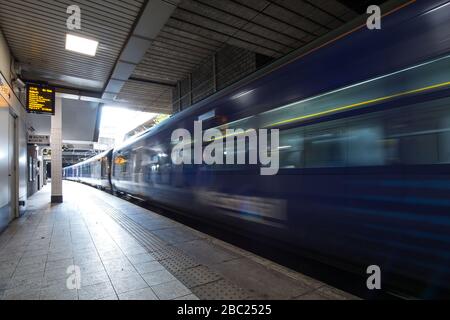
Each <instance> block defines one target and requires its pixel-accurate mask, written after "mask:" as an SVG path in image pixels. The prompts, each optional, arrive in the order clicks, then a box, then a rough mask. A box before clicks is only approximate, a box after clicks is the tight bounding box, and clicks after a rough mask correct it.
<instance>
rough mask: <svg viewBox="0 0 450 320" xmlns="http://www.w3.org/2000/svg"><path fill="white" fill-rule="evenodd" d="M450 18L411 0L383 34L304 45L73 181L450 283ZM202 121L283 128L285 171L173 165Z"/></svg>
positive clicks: (87, 165) (312, 250) (75, 173)
mask: <svg viewBox="0 0 450 320" xmlns="http://www.w3.org/2000/svg"><path fill="white" fill-rule="evenodd" d="M449 17H450V3H449V2H448V1H442V0H441V1H436V0H429V1H412V2H411V3H409V4H408V5H406V6H403V7H402V8H401V9H398V10H394V11H392V12H389V13H388V14H386V15H385V16H384V17H383V19H382V29H381V30H369V29H368V28H366V26H365V24H364V25H363V26H360V27H356V28H354V29H353V30H352V31H351V32H348V33H346V34H345V35H344V36H338V37H336V38H334V39H333V37H332V36H329V38H328V40H326V41H324V43H322V45H320V46H319V47H318V48H317V45H315V46H314V45H311V46H307V48H306V49H305V48H303V49H301V51H300V52H297V53H296V57H295V58H292V56H289V57H287V58H285V59H284V60H281V62H276V63H275V64H273V65H271V66H269V67H267V68H265V69H263V70H262V71H259V72H257V73H255V74H253V75H251V76H250V77H248V78H246V79H244V80H243V81H240V82H238V83H236V84H235V85H233V86H232V87H230V88H229V89H226V90H224V91H221V92H219V93H217V94H215V95H213V96H211V97H209V98H207V99H205V100H203V101H201V102H199V103H197V104H196V105H194V106H193V107H191V108H189V109H187V110H184V111H182V112H180V113H178V114H175V115H174V116H173V117H171V118H170V119H168V120H166V121H165V122H163V123H161V124H160V125H158V126H156V127H154V128H152V129H150V130H149V131H147V132H145V133H143V134H141V135H139V136H137V137H135V138H132V139H131V140H129V141H127V142H125V143H124V145H122V146H120V147H118V148H116V149H114V150H110V151H108V152H105V153H103V154H101V155H99V156H97V157H94V158H92V159H89V160H87V161H85V162H82V163H80V164H77V165H74V166H72V167H67V168H65V169H64V177H65V179H69V180H75V181H81V182H85V183H88V184H91V185H93V186H98V187H101V188H103V189H106V190H109V191H112V192H115V193H123V194H127V195H131V196H134V197H137V198H140V199H145V200H148V201H150V202H152V203H155V204H159V205H161V206H163V207H166V208H170V209H172V210H174V211H178V212H180V213H182V214H184V215H188V216H191V217H194V218H196V219H199V220H204V221H208V222H211V223H214V224H216V225H220V226H221V227H222V228H224V230H232V231H233V232H238V233H242V234H245V235H246V236H247V237H255V238H259V239H265V240H267V241H271V242H272V243H274V244H277V245H279V246H283V247H286V248H289V249H291V250H293V251H296V252H302V253H303V252H305V253H307V254H308V255H309V256H312V257H314V258H315V259H318V260H320V261H325V262H326V263H328V264H331V265H333V266H336V267H338V268H342V269H345V270H347V271H354V272H359V273H361V272H363V273H364V274H365V273H366V268H367V267H368V266H370V265H376V266H379V267H380V269H381V272H382V279H381V280H382V286H390V285H392V286H393V287H395V286H397V285H400V284H401V285H404V284H405V283H406V284H408V283H411V287H413V284H414V285H415V284H418V285H419V287H420V288H422V291H421V293H420V297H422V298H433V297H437V294H438V292H439V294H442V292H447V291H445V290H446V289H449V287H450V20H449ZM336 34H337V33H336ZM313 48H314V49H313ZM198 120H202V121H203V129H204V130H206V129H209V128H218V129H219V130H221V131H224V130H226V129H233V128H240V129H244V130H246V129H251V128H254V129H258V128H268V129H271V128H276V129H279V130H280V146H279V152H280V170H279V173H278V174H277V175H274V176H261V175H260V165H174V164H172V161H171V152H172V148H173V146H174V143H175V141H171V134H172V132H173V131H174V130H175V129H178V128H185V129H187V130H189V131H190V132H193V126H194V121H198ZM225 150H226V149H225ZM230 151H231V152H232V151H233V150H228V152H230ZM248 151H249V150H246V152H248ZM383 281H387V283H386V282H383ZM364 285H365V284H364ZM407 287H408V285H406V286H405V287H404V288H407ZM441 289H442V290H444V291H439V290H441ZM441 297H442V296H441Z"/></svg>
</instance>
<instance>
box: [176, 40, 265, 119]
mask: <svg viewBox="0 0 450 320" xmlns="http://www.w3.org/2000/svg"><path fill="white" fill-rule="evenodd" d="M270 61H271V58H269V57H266V56H263V55H260V54H256V53H254V52H251V51H248V50H246V49H242V48H238V47H234V46H225V47H224V48H222V49H221V50H220V51H219V52H217V53H216V54H215V55H214V56H211V57H209V58H208V59H206V60H205V61H204V62H203V63H202V64H201V65H200V67H199V68H198V69H197V70H195V71H193V72H192V73H191V74H190V75H189V77H187V78H186V79H184V80H182V81H179V82H178V84H177V87H176V88H174V90H173V110H174V112H178V111H181V110H183V109H186V108H187V107H189V106H191V104H194V103H197V102H199V101H201V100H203V99H205V98H206V97H208V96H210V95H212V94H213V93H214V92H216V91H219V90H222V89H224V88H226V87H228V86H230V85H231V84H233V83H234V82H236V81H239V80H240V79H242V78H244V77H245V76H247V75H249V74H250V73H252V72H254V71H256V70H257V69H259V68H260V67H262V66H263V65H265V64H267V63H269V62H270ZM180 92H181V97H180Z"/></svg>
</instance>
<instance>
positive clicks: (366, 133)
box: [346, 117, 386, 166]
mask: <svg viewBox="0 0 450 320" xmlns="http://www.w3.org/2000/svg"><path fill="white" fill-rule="evenodd" d="M346 136H347V165H348V166H381V165H384V163H385V159H386V154H385V153H386V145H385V142H384V128H383V125H382V121H380V120H379V119H376V118H375V117H364V118H363V119H361V118H359V119H358V121H351V122H350V123H349V125H348V127H347V134H346Z"/></svg>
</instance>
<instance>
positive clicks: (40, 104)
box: [27, 84, 55, 115]
mask: <svg viewBox="0 0 450 320" xmlns="http://www.w3.org/2000/svg"><path fill="white" fill-rule="evenodd" d="M27 111H28V112H29V113H39V114H50V115H54V114H55V89H54V88H52V87H49V86H46V85H39V84H28V85H27Z"/></svg>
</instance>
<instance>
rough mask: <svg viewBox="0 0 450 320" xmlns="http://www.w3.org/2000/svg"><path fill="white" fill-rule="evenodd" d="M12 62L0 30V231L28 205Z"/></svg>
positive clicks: (23, 118) (21, 114) (21, 113)
mask: <svg viewBox="0 0 450 320" xmlns="http://www.w3.org/2000/svg"><path fill="white" fill-rule="evenodd" d="M12 59H13V57H12V55H11V53H10V50H9V48H8V44H7V42H6V40H5V38H4V36H3V33H2V32H1V30H0V231H2V230H3V229H4V228H5V227H6V226H7V225H8V224H9V223H10V222H11V221H12V220H13V219H14V218H17V217H19V216H20V215H21V214H23V213H24V212H25V210H26V202H27V113H26V111H25V108H24V106H23V104H22V103H21V102H20V101H19V99H18V98H17V96H16V94H15V93H14V91H13V88H12V86H11V83H12V80H13V79H12V78H13V72H12V71H11V65H12Z"/></svg>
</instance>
